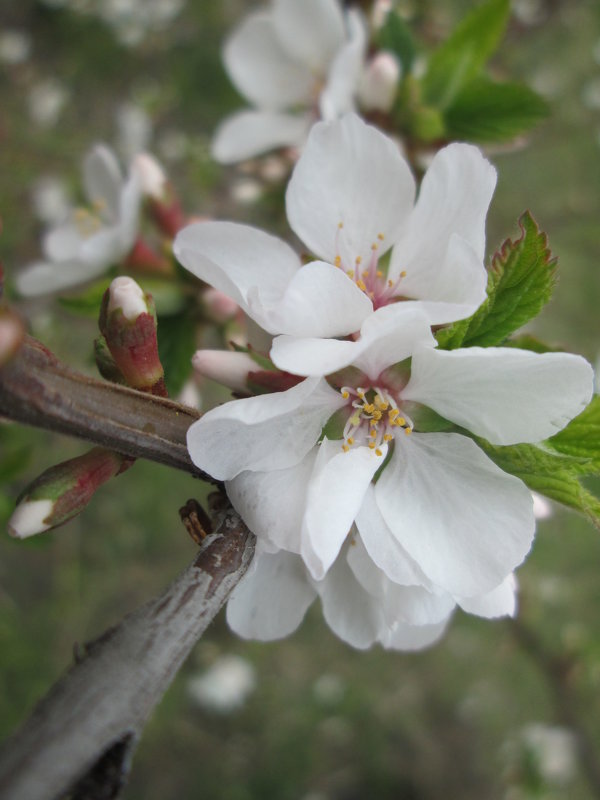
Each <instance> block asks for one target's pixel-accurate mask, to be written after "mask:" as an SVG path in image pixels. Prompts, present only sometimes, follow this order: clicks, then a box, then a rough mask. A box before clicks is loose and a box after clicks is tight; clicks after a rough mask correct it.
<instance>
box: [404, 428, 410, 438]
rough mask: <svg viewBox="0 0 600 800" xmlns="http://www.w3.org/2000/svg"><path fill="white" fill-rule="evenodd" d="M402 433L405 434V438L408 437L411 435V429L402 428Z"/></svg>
mask: <svg viewBox="0 0 600 800" xmlns="http://www.w3.org/2000/svg"><path fill="white" fill-rule="evenodd" d="M404 433H405V434H406V435H407V436H410V434H411V433H412V428H404Z"/></svg>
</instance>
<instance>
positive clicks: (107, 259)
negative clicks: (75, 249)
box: [79, 225, 125, 269]
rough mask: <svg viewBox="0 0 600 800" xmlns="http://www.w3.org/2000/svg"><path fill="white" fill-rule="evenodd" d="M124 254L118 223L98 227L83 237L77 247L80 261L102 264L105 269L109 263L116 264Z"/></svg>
mask: <svg viewBox="0 0 600 800" xmlns="http://www.w3.org/2000/svg"><path fill="white" fill-rule="evenodd" d="M124 255H125V252H124V249H123V242H122V239H121V229H120V227H119V226H118V225H113V226H111V227H110V228H100V230H98V231H97V232H96V233H93V234H92V235H91V236H88V237H87V238H86V239H84V240H83V241H82V243H81V247H80V248H79V257H80V258H81V260H82V261H84V262H87V263H90V264H98V265H100V264H102V265H103V267H104V268H105V269H106V267H109V266H110V265H111V264H116V263H117V262H118V261H120V260H121V258H122V257H123V256H124Z"/></svg>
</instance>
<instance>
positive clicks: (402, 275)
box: [400, 269, 406, 278]
mask: <svg viewBox="0 0 600 800" xmlns="http://www.w3.org/2000/svg"><path fill="white" fill-rule="evenodd" d="M400 277H401V278H406V270H405V269H403V270H402V272H401V273H400Z"/></svg>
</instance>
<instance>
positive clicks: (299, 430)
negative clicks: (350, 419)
mask: <svg viewBox="0 0 600 800" xmlns="http://www.w3.org/2000/svg"><path fill="white" fill-rule="evenodd" d="M344 403H345V400H344V399H343V398H342V396H341V395H340V394H339V393H338V392H336V391H334V390H333V389H332V388H331V387H330V386H328V384H327V383H326V382H325V381H324V380H321V379H315V378H308V379H307V380H305V381H302V383H299V384H298V385H297V386H294V387H292V388H291V389H288V390H287V391H286V392H276V393H275V394H262V395H258V396H257V397H249V398H247V399H244V400H233V401H232V402H230V403H225V404H224V405H222V406H219V407H218V408H213V409H212V410H211V411H209V412H208V413H207V414H204V416H203V417H202V418H201V419H199V420H198V421H197V422H194V424H193V425H192V426H191V427H190V429H189V430H188V434H187V443H188V449H189V451H190V456H191V458H192V461H193V462H194V464H196V466H197V467H199V468H200V469H203V470H205V471H206V472H208V473H209V474H210V475H212V476H213V477H215V478H217V479H219V480H231V479H232V478H235V476H236V475H239V474H240V472H243V471H244V470H247V469H250V470H258V471H261V470H276V469H285V468H286V467H291V466H293V465H294V464H297V463H298V462H299V461H301V460H302V459H303V458H304V456H305V455H306V454H307V453H308V451H309V450H310V449H311V448H312V447H313V445H314V444H315V443H316V441H317V439H318V438H319V436H320V434H321V430H322V429H323V426H324V425H325V423H326V422H327V420H328V419H329V417H330V416H331V415H332V414H333V413H335V411H336V410H337V409H338V408H341V406H342V405H344Z"/></svg>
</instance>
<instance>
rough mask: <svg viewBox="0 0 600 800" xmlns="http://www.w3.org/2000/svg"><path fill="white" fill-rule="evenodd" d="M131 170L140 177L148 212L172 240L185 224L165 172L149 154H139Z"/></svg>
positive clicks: (178, 203)
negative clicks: (148, 202)
mask: <svg viewBox="0 0 600 800" xmlns="http://www.w3.org/2000/svg"><path fill="white" fill-rule="evenodd" d="M133 169H135V171H136V172H137V174H138V175H139V177H140V182H141V185H142V191H143V193H144V194H145V195H146V196H147V197H148V199H149V201H150V210H151V212H152V215H153V217H154V219H155V221H156V224H157V225H158V226H159V228H160V229H161V230H162V232H163V233H164V234H166V235H167V236H169V237H170V238H173V237H174V236H175V234H176V233H177V232H178V231H179V230H181V228H183V226H184V225H185V224H186V219H185V215H184V213H183V211H182V209H181V204H180V202H179V198H178V197H177V195H176V194H175V190H174V189H173V186H172V185H171V183H170V182H169V181H168V179H167V176H166V175H165V171H164V170H163V168H162V166H161V165H160V164H159V163H158V161H157V160H156V159H155V158H154V156H151V155H150V154H149V153H140V154H139V155H137V156H136V157H135V158H134V160H133Z"/></svg>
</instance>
